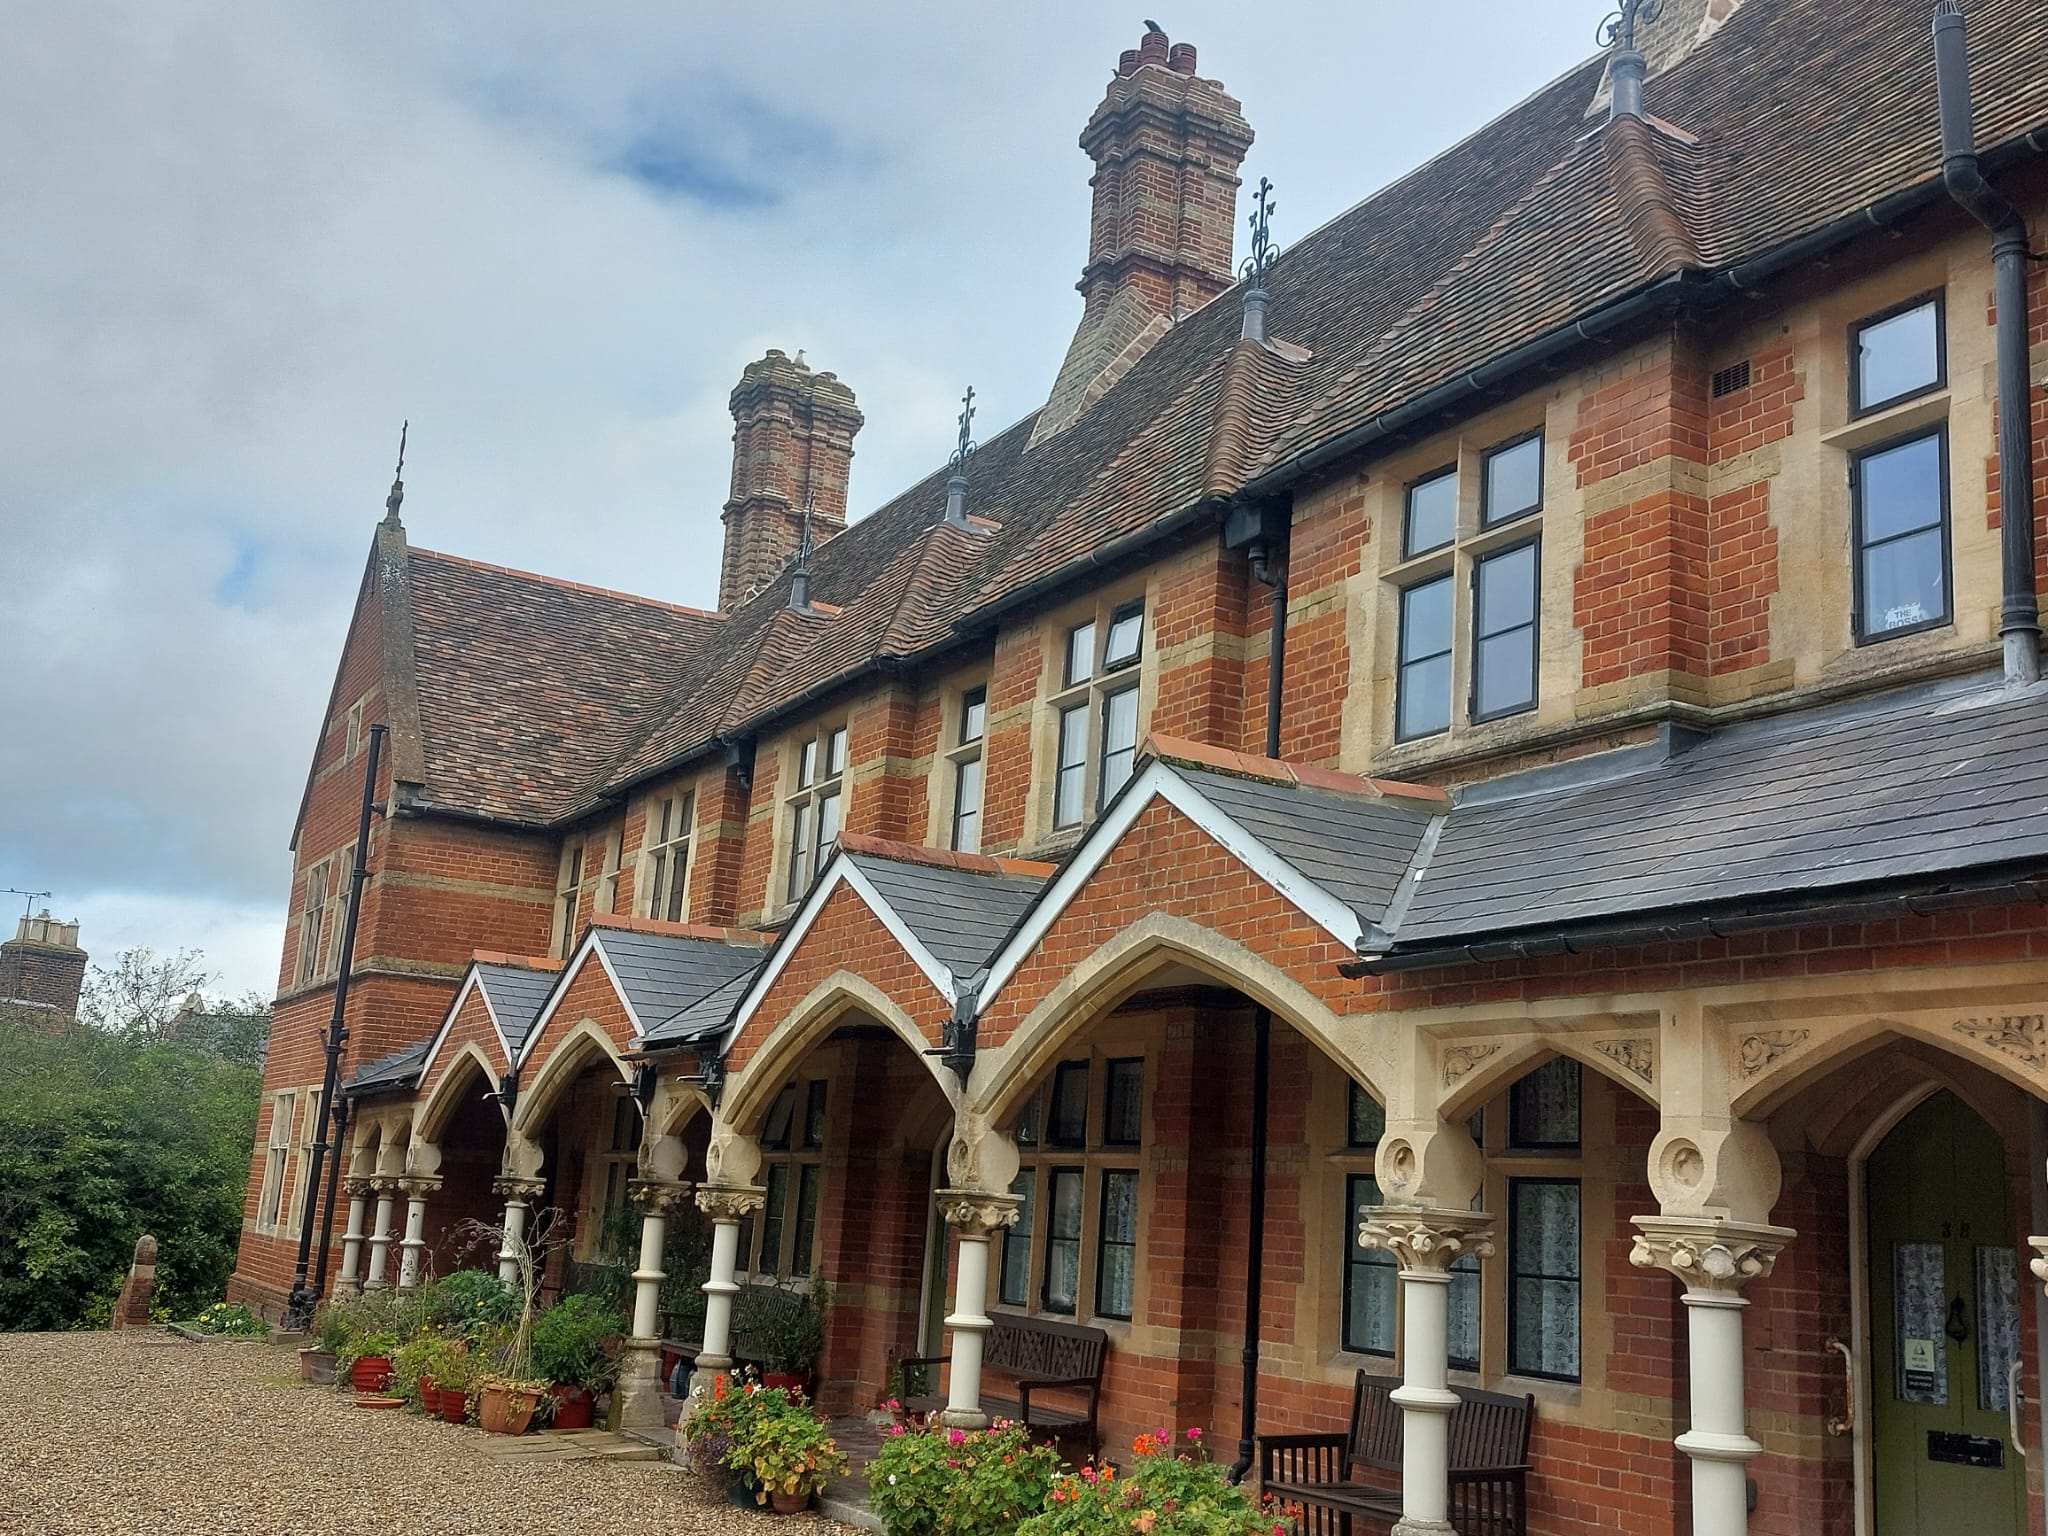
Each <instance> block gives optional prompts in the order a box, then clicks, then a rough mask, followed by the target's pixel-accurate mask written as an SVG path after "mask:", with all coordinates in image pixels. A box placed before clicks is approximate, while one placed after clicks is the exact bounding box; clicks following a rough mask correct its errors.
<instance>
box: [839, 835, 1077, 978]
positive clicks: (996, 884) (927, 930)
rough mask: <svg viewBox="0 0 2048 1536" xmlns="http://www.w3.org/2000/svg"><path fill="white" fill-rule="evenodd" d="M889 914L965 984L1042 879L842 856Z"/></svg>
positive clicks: (1039, 887)
mask: <svg viewBox="0 0 2048 1536" xmlns="http://www.w3.org/2000/svg"><path fill="white" fill-rule="evenodd" d="M841 857H843V858H845V859H846V860H847V861H848V862H850V863H851V864H852V865H853V866H854V867H855V868H856V869H858V870H859V871H860V872H861V873H862V874H863V875H865V876H867V878H868V879H869V881H870V882H872V883H873V885H874V887H875V890H876V891H877V892H878V893H879V894H880V895H881V897H882V899H883V900H884V901H886V902H888V904H889V906H890V909H891V910H893V911H894V912H895V913H896V915H897V916H898V917H900V918H902V919H903V924H904V926H905V927H907V928H908V929H909V930H910V931H911V932H912V933H914V934H916V935H917V937H918V940H919V942H920V943H922V944H923V945H924V947H925V948H926V949H928V950H930V951H931V952H932V958H934V959H935V960H937V961H938V962H939V963H940V964H941V965H943V966H945V967H946V969H947V970H949V971H951V972H952V973H953V975H954V976H955V978H957V979H959V980H962V981H964V980H966V979H967V978H968V977H970V976H972V975H973V974H974V973H975V972H976V971H978V970H980V969H981V967H982V966H983V965H984V964H986V963H987V961H988V959H989V957H990V956H992V955H993V954H995V952H996V950H997V949H998V948H999V947H1001V945H1002V942H1003V939H1004V938H1005V937H1006V936H1007V935H1008V934H1009V932H1010V930H1011V928H1013V927H1014V926H1016V924H1017V923H1018V922H1019V921H1021V920H1022V918H1023V916H1024V914H1025V913H1026V912H1028V911H1030V910H1031V904H1032V903H1033V902H1034V901H1036V900H1037V899H1038V893H1039V892H1040V891H1042V890H1044V889H1045V881H1044V880H1043V879H1034V878H1032V877H1030V876H1026V875H1009V874H995V873H990V872H987V871H983V870H975V869H956V868H952V867H950V866H946V865H934V864H926V863H923V862H915V863H913V862H910V861H908V860H902V859H886V858H880V857H878V856H876V855H874V854H870V853H848V854H842V855H841Z"/></svg>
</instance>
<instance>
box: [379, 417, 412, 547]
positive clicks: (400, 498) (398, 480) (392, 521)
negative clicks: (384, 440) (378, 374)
mask: <svg viewBox="0 0 2048 1536" xmlns="http://www.w3.org/2000/svg"><path fill="white" fill-rule="evenodd" d="M411 430H412V422H411V421H410V420H407V421H402V422H400V423H399V426H398V468H397V469H395V470H393V471H392V472H391V494H390V495H389V496H386V497H385V498H384V526H385V527H386V528H399V527H403V526H404V525H403V524H401V523H400V522H399V521H398V509H399V508H400V507H402V506H404V505H405V437H406V434H407V433H408V432H409V431H411Z"/></svg>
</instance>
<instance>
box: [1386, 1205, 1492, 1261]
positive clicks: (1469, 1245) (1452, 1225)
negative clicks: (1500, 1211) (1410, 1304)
mask: <svg viewBox="0 0 2048 1536" xmlns="http://www.w3.org/2000/svg"><path fill="white" fill-rule="evenodd" d="M1358 1214H1359V1216H1360V1217H1361V1218H1363V1221H1362V1224H1361V1226H1360V1227H1359V1229H1358V1246H1359V1247H1361V1248H1385V1249H1388V1250H1389V1251H1391V1252H1392V1253H1393V1255H1394V1256H1395V1257H1396V1258H1397V1259H1399V1260H1400V1261H1401V1268H1402V1270H1403V1271H1405V1272H1407V1273H1410V1274H1432V1273H1433V1274H1444V1273H1446V1272H1447V1271H1448V1270H1449V1269H1450V1267H1451V1266H1452V1265H1453V1264H1455V1263H1457V1262H1458V1260H1460V1259H1462V1258H1465V1257H1467V1256H1468V1255H1469V1256H1470V1257H1472V1258H1475V1259H1487V1258H1491V1257H1493V1228H1494V1225H1495V1220H1496V1218H1495V1217H1493V1216H1490V1215H1488V1214H1487V1213H1486V1212H1484V1211H1449V1210H1443V1209H1440V1208H1431V1207H1428V1206H1399V1205H1367V1206H1360V1207H1359V1211H1358Z"/></svg>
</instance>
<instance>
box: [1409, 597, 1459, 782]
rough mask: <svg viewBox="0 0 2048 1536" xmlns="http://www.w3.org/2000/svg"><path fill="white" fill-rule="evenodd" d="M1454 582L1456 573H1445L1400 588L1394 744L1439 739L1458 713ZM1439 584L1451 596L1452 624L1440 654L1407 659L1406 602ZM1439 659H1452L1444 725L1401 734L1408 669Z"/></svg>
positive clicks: (1456, 612) (1456, 613) (1456, 610)
mask: <svg viewBox="0 0 2048 1536" xmlns="http://www.w3.org/2000/svg"><path fill="white" fill-rule="evenodd" d="M1457 580H1458V574H1457V572H1456V571H1445V572H1444V573H1443V574H1442V575H1441V576H1431V577H1429V578H1428V579H1427V580H1424V581H1415V582H1410V583H1409V584H1408V585H1407V586H1405V587H1402V588H1401V589H1400V592H1401V601H1400V618H1399V620H1398V622H1397V625H1396V629H1397V633H1396V634H1395V636H1394V740H1396V741H1426V740H1428V739H1429V738H1430V737H1432V736H1441V735H1443V733H1444V732H1446V731H1448V730H1449V729H1450V728H1451V724H1452V721H1453V720H1455V719H1456V717H1457V713H1458V711H1457V709H1456V707H1455V705H1456V700H1457V689H1456V677H1457V669H1458V589H1457ZM1439 585H1441V586H1443V587H1445V588H1446V589H1447V590H1448V591H1449V592H1450V594H1451V604H1450V607H1451V622H1450V623H1449V625H1447V626H1446V628H1445V640H1444V648H1443V649H1442V650H1441V651H1431V652H1430V653H1429V654H1428V655H1427V656H1410V655H1408V653H1407V652H1408V643H1407V642H1408V601H1409V599H1410V598H1411V597H1413V596H1414V595H1415V594H1416V593H1417V592H1420V591H1422V590H1424V589H1425V588H1428V587H1434V586H1439ZM1442 656H1448V657H1450V658H1451V676H1450V677H1449V678H1447V679H1446V680H1445V686H1444V723H1443V724H1442V725H1439V726H1433V727H1431V728H1430V729H1429V730H1426V731H1404V730H1403V729H1402V728H1401V701H1402V699H1403V697H1404V696H1405V695H1406V694H1407V692H1408V669H1409V668H1410V667H1411V666H1420V665H1421V664H1422V663H1424V662H1429V661H1435V660H1437V659H1438V658H1439V657H1442Z"/></svg>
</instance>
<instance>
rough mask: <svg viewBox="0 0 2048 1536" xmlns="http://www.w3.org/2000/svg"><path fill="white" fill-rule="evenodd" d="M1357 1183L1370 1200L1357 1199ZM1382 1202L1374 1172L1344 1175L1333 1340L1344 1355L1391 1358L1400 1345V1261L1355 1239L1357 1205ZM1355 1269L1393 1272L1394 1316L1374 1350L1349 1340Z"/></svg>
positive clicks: (1350, 1336)
mask: <svg viewBox="0 0 2048 1536" xmlns="http://www.w3.org/2000/svg"><path fill="white" fill-rule="evenodd" d="M1361 1184H1370V1185H1371V1186H1372V1191H1373V1194H1374V1195H1375V1196H1376V1197H1377V1198H1375V1199H1372V1200H1362V1199H1360V1198H1359V1186H1360V1185H1361ZM1385 1201H1386V1192H1385V1191H1384V1190H1382V1189H1381V1188H1380V1181H1379V1176H1378V1175H1377V1174H1372V1173H1347V1174H1345V1175H1344V1221H1343V1225H1342V1227H1341V1230H1342V1231H1343V1233H1344V1235H1345V1242H1344V1276H1343V1285H1344V1296H1343V1307H1342V1310H1343V1317H1342V1319H1341V1321H1340V1322H1339V1323H1338V1328H1339V1330H1340V1331H1339V1333H1338V1336H1337V1342H1338V1345H1339V1347H1341V1348H1342V1349H1343V1351H1344V1352H1345V1353H1346V1354H1348V1355H1368V1356H1370V1357H1372V1358H1373V1359H1375V1360H1391V1359H1393V1358H1394V1356H1395V1354H1396V1353H1397V1352H1398V1351H1399V1349H1400V1347H1401V1293H1400V1279H1399V1273H1400V1268H1401V1265H1400V1261H1399V1260H1398V1259H1396V1258H1395V1257H1394V1255H1393V1254H1391V1253H1389V1252H1387V1251H1386V1250H1385V1249H1381V1248H1367V1247H1365V1246H1364V1245H1363V1244H1361V1243H1360V1242H1359V1241H1358V1228H1359V1215H1358V1212H1359V1208H1360V1207H1361V1206H1366V1205H1371V1206H1378V1205H1383V1204H1384V1203H1385ZM1358 1269H1392V1270H1394V1271H1395V1275H1396V1279H1395V1282H1394V1286H1395V1289H1394V1315H1393V1317H1392V1318H1390V1319H1389V1326H1388V1329H1387V1333H1388V1346H1387V1348H1385V1349H1374V1348H1372V1347H1371V1346H1369V1345H1365V1344H1357V1343H1354V1342H1352V1324H1353V1322H1354V1320H1355V1314H1354V1311H1353V1309H1352V1305H1351V1277H1352V1275H1353V1274H1354V1273H1355V1272H1356V1270H1358Z"/></svg>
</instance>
